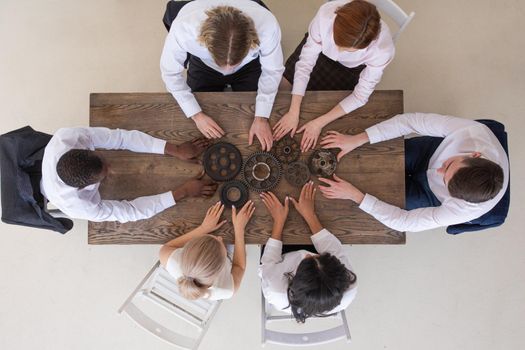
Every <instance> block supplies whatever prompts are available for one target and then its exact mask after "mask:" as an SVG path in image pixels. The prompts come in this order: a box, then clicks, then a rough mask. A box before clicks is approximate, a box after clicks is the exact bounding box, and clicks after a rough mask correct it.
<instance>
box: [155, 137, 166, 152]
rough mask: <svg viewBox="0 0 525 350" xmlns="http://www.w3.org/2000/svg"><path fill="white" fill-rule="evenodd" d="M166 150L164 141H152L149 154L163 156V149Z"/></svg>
mask: <svg viewBox="0 0 525 350" xmlns="http://www.w3.org/2000/svg"><path fill="white" fill-rule="evenodd" d="M165 148H166V141H165V140H161V139H155V141H153V148H152V150H151V153H156V154H164V149H165Z"/></svg>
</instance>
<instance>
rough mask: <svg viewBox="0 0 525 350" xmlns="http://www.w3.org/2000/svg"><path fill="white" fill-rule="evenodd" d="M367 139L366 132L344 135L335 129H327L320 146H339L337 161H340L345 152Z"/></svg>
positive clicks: (350, 150)
mask: <svg viewBox="0 0 525 350" xmlns="http://www.w3.org/2000/svg"><path fill="white" fill-rule="evenodd" d="M368 141H369V139H368V134H367V133H366V132H362V133H360V134H358V135H344V134H341V133H339V132H337V131H328V133H327V135H326V136H325V137H323V138H322V140H321V146H322V147H323V148H340V149H341V152H339V153H338V154H337V161H340V160H341V158H343V156H344V155H345V154H347V153H349V152H352V151H353V150H354V149H356V148H358V147H360V146H362V145H364V144H365V143H367V142H368Z"/></svg>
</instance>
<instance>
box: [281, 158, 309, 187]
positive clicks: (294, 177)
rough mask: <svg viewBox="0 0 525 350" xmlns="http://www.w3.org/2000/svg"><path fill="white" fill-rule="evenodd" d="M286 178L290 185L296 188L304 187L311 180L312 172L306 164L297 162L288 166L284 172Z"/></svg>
mask: <svg viewBox="0 0 525 350" xmlns="http://www.w3.org/2000/svg"><path fill="white" fill-rule="evenodd" d="M284 178H285V179H286V181H288V183H290V185H292V186H295V187H302V186H303V185H304V184H305V183H307V182H308V180H310V170H309V169H308V165H306V163H305V162H302V161H300V160H299V161H297V162H293V163H290V164H288V166H287V167H286V169H285V170H284Z"/></svg>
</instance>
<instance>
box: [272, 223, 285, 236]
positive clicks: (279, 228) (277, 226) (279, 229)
mask: <svg viewBox="0 0 525 350" xmlns="http://www.w3.org/2000/svg"><path fill="white" fill-rule="evenodd" d="M283 228H284V222H280V221H274V222H273V228H272V236H271V238H273V239H276V240H278V241H282V240H283V239H282V237H283Z"/></svg>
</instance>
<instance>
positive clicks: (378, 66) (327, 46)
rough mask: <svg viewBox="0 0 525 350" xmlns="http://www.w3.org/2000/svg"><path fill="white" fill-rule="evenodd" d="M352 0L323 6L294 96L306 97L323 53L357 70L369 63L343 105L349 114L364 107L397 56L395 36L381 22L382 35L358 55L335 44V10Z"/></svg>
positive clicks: (300, 66) (301, 60)
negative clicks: (316, 65)
mask: <svg viewBox="0 0 525 350" xmlns="http://www.w3.org/2000/svg"><path fill="white" fill-rule="evenodd" d="M348 2H350V1H348V0H340V1H330V2H327V3H326V4H324V5H322V6H321V8H319V11H318V12H317V14H316V15H315V17H314V19H313V20H312V22H311V23H310V27H309V28H308V39H307V40H306V43H305V44H304V46H303V49H302V51H301V55H300V57H299V61H297V63H296V64H295V75H294V81H293V89H292V94H294V95H301V96H304V93H305V91H306V87H307V85H308V81H309V80H310V73H312V69H313V68H314V66H315V63H316V62H317V58H318V57H319V54H320V53H321V52H322V53H323V54H324V55H325V56H327V57H328V58H330V59H332V60H334V61H337V62H339V63H341V64H342V65H344V66H346V67H349V68H353V67H357V66H360V65H362V64H365V65H366V67H365V68H364V69H363V71H362V72H361V74H360V76H359V83H358V84H357V85H356V86H355V88H354V91H353V92H352V94H350V95H349V96H348V97H346V98H345V99H344V100H342V101H341V102H340V103H339V104H340V105H341V108H343V110H344V111H345V113H350V112H351V111H353V110H355V109H357V108H359V107H361V106H364V105H365V104H366V103H367V102H368V98H369V97H370V95H371V94H372V92H374V88H375V86H376V85H377V83H379V81H380V80H381V77H382V76H383V70H384V69H385V68H386V66H387V65H388V64H389V63H390V62H391V61H392V59H393V58H394V54H395V47H394V42H393V41H392V34H391V33H390V29H389V28H388V26H387V24H386V23H385V22H383V21H382V20H381V31H380V33H379V36H378V37H377V38H376V39H375V40H374V41H372V42H371V43H370V45H368V47H366V48H364V49H361V50H357V51H355V52H349V51H341V50H340V49H339V48H338V47H337V45H336V44H335V41H334V20H335V11H336V10H337V9H338V8H339V7H341V6H343V5H344V4H346V3H348Z"/></svg>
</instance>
